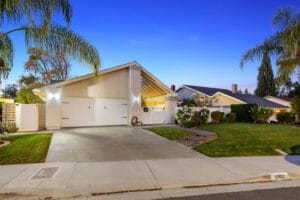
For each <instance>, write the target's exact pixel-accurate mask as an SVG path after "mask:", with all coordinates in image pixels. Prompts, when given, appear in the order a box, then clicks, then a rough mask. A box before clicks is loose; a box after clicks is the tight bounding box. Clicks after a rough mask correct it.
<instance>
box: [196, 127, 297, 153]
mask: <svg viewBox="0 0 300 200" xmlns="http://www.w3.org/2000/svg"><path fill="white" fill-rule="evenodd" d="M201 129H203V130H208V131H212V132H215V133H217V135H218V138H217V139H216V140H214V141H212V142H208V143H205V144H201V145H198V146H196V147H194V150H196V151H198V152H201V153H204V154H206V155H208V156H211V157H224V156H263V155H278V153H277V152H276V151H275V149H281V150H283V151H285V152H287V153H289V154H294V153H295V152H293V151H292V150H291V148H292V147H293V146H294V147H295V146H296V145H300V128H296V127H293V126H282V125H269V124H211V125H205V126H203V127H201ZM298 151H299V146H298ZM298 153H299V152H298Z"/></svg>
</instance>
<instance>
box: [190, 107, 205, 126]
mask: <svg viewBox="0 0 300 200" xmlns="http://www.w3.org/2000/svg"><path fill="white" fill-rule="evenodd" d="M208 117H209V110H208V109H206V108H204V109H202V110H200V111H195V112H193V116H192V119H191V121H192V123H193V125H194V126H202V125H203V124H205V123H206V122H207V119H208Z"/></svg>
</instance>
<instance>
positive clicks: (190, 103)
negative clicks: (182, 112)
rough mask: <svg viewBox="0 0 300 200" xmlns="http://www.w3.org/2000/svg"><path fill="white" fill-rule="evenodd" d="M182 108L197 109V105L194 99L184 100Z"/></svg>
mask: <svg viewBox="0 0 300 200" xmlns="http://www.w3.org/2000/svg"><path fill="white" fill-rule="evenodd" d="M180 106H182V107H184V106H187V107H196V106H197V105H196V103H195V101H194V99H183V101H182V103H181V104H180Z"/></svg>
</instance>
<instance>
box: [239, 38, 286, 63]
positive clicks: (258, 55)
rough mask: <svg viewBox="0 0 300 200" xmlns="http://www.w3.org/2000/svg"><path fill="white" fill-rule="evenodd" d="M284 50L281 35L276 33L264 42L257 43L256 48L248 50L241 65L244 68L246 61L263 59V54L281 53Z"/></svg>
mask: <svg viewBox="0 0 300 200" xmlns="http://www.w3.org/2000/svg"><path fill="white" fill-rule="evenodd" d="M282 52H283V47H282V44H281V40H280V35H279V34H276V35H274V36H272V37H270V38H268V39H267V40H265V42H264V43H262V44H260V45H257V46H256V47H255V48H252V49H249V50H247V51H246V52H245V53H244V54H243V55H242V58H241V60H240V67H241V68H243V67H244V66H245V63H246V62H249V61H255V60H260V59H262V57H263V55H264V54H265V53H267V54H268V55H279V54H281V53H282Z"/></svg>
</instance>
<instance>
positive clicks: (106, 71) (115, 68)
mask: <svg viewBox="0 0 300 200" xmlns="http://www.w3.org/2000/svg"><path fill="white" fill-rule="evenodd" d="M133 65H135V66H138V67H141V71H142V73H143V74H145V75H147V77H149V78H151V80H152V82H154V83H156V84H158V85H160V86H161V87H162V90H163V91H165V92H170V89H169V87H168V86H166V85H165V84H164V83H163V82H161V81H160V80H159V79H158V78H156V77H155V76H154V75H153V74H152V73H150V72H149V71H148V70H146V69H145V68H144V67H142V66H141V65H140V64H139V63H138V62H137V61H132V62H129V63H126V64H122V65H118V66H115V67H111V68H108V69H104V70H100V71H99V73H98V76H100V75H103V74H106V73H110V72H114V71H117V70H121V69H125V68H127V67H130V66H133ZM92 77H94V74H93V73H91V74H86V75H83V76H78V77H75V78H71V79H68V80H65V81H62V82H58V83H53V84H50V85H46V86H43V87H40V88H36V89H34V91H43V90H45V89H46V88H49V87H52V88H58V87H61V86H64V85H68V84H71V83H74V82H78V81H82V80H86V79H89V78H92Z"/></svg>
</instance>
